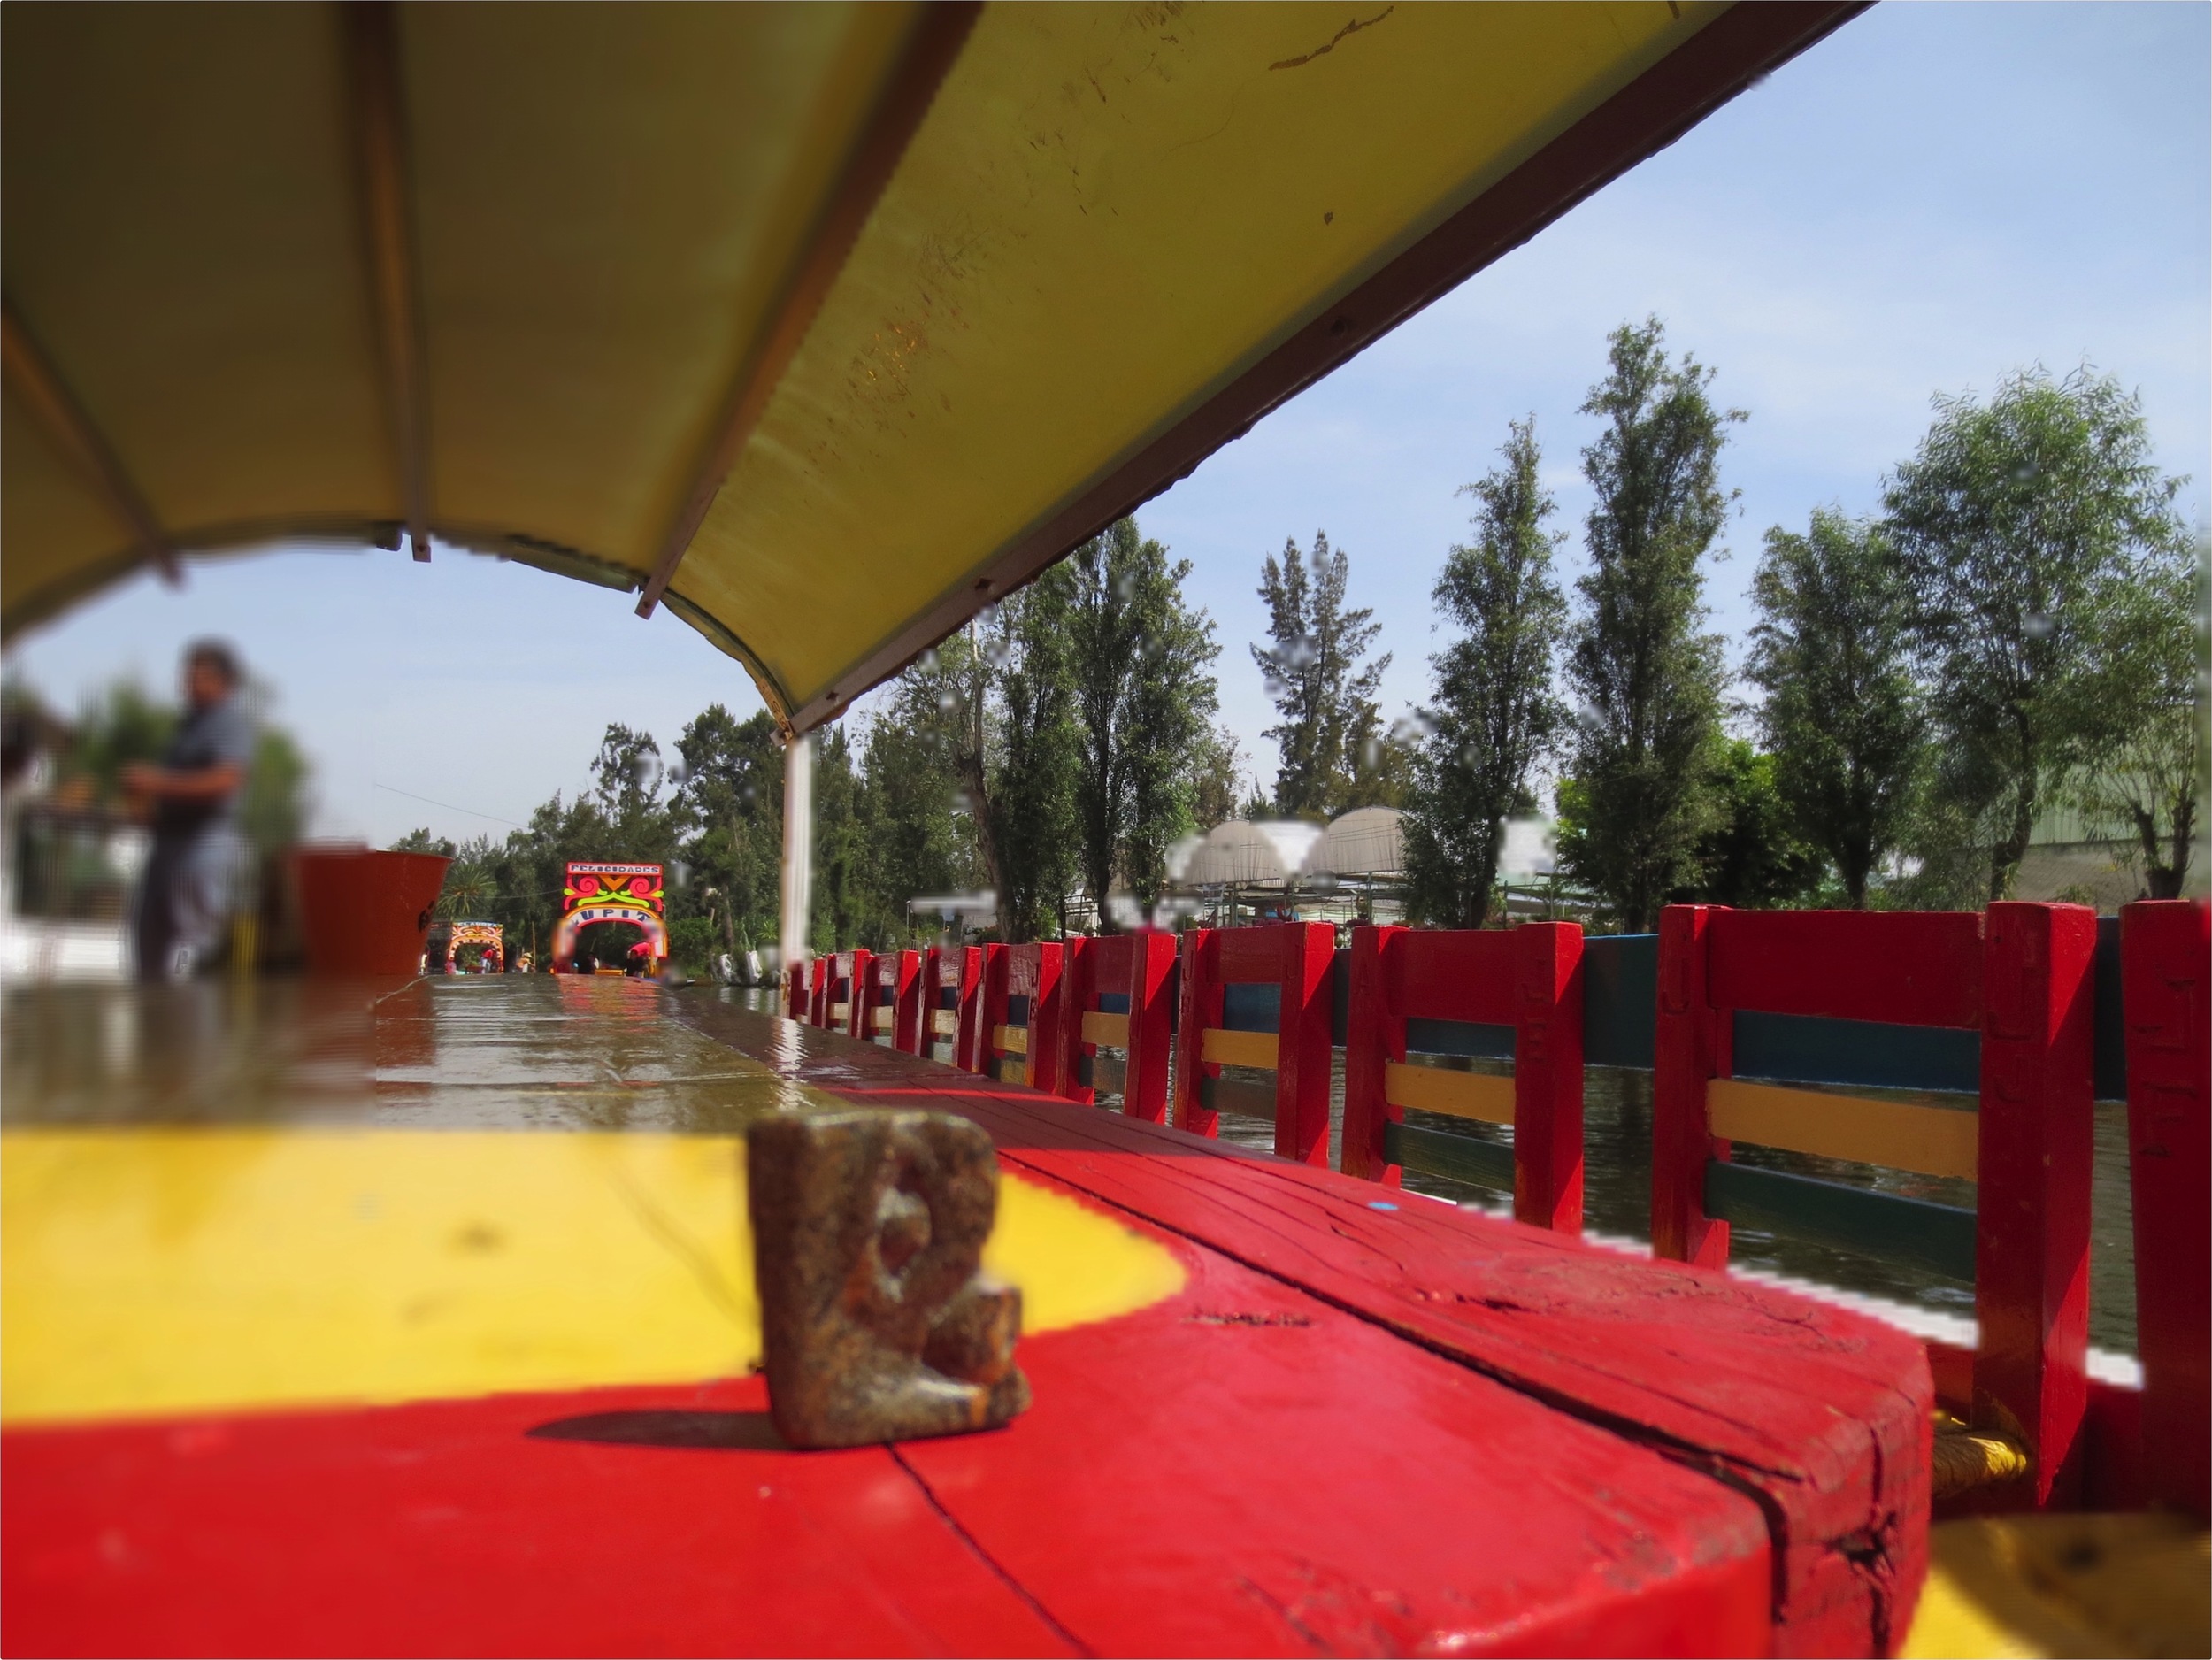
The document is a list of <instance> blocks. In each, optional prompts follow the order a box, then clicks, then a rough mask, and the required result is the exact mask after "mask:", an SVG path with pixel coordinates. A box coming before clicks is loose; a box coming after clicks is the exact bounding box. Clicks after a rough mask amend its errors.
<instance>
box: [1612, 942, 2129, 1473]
mask: <svg viewBox="0 0 2212 1660" xmlns="http://www.w3.org/2000/svg"><path fill="white" fill-rule="evenodd" d="M2095 951H2096V917H2095V914H2094V913H2093V911H2090V910H2088V909H2087V908H2086V907H2084V906H2079V905H2044V904H2018V903H2004V904H1995V905H1992V906H1991V907H1990V908H1989V911H1988V912H1987V913H1986V915H1985V916H1977V915H1976V914H1974V913H1973V912H1970V911H1965V912H1887V913H1879V912H1878V913H1868V912H1862V911H1766V912H1759V911H1729V910H1725V909H1723V908H1721V907H1718V906H1704V905H1671V906H1669V907H1668V908H1667V909H1666V910H1665V911H1663V913H1662V915H1661V918H1660V925H1659V1006H1658V1027H1657V1038H1656V1062H1657V1065H1656V1075H1655V1079H1654V1082H1653V1111H1652V1121H1653V1143H1654V1145H1653V1168H1652V1241H1653V1249H1654V1250H1655V1252H1656V1254H1658V1255H1659V1256H1662V1257H1671V1258H1673V1259H1675V1260H1677V1261H1682V1262H1693V1263H1696V1264H1701V1265H1702V1266H1705V1267H1716V1268H1717V1267H1720V1266H1723V1265H1724V1264H1725V1263H1726V1262H1727V1260H1728V1225H1727V1223H1725V1222H1724V1221H1720V1220H1718V1219H1717V1218H1711V1217H1709V1216H1708V1215H1707V1214H1706V1211H1705V1203H1704V1195H1705V1180H1706V1166H1707V1165H1708V1164H1709V1163H1712V1162H1716V1161H1720V1162H1725V1161H1726V1160H1727V1158H1728V1157H1729V1151H1730V1149H1729V1145H1728V1143H1727V1142H1726V1141H1723V1140H1720V1139H1718V1138H1717V1137H1716V1136H1715V1135H1714V1134H1712V1131H1711V1127H1710V1125H1709V1118H1708V1103H1707V1086H1708V1085H1709V1082H1710V1081H1711V1080H1715V1079H1725V1078H1728V1077H1730V1076H1731V1073H1732V1064H1731V1056H1730V1043H1731V1037H1732V1016H1733V1015H1734V1013H1735V1012H1736V1011H1759V1012H1763V1013H1770V1014H1786V1015H1810V1016H1817V1017H1822V1018H1831V1019H1843V1020H1870V1021H1884V1022H1889V1023H1893V1024H1896V1025H1903V1026H1955V1027H1966V1028H1969V1029H1978V1031H1979V1032H1980V1034H1981V1091H1980V1111H1979V1117H1978V1125H1977V1126H1976V1136H1975V1139H1976V1163H1975V1169H1976V1172H1977V1177H1978V1204H1977V1224H1976V1232H1975V1239H1976V1248H1975V1308H1976V1312H1977V1315H1978V1318H1979V1321H1980V1340H1979V1344H1978V1349H1977V1352H1976V1354H1975V1356H1974V1362H1973V1403H1972V1410H1973V1415H1974V1419H1975V1422H1976V1425H1977V1426H1978V1427H1983V1428H1989V1429H1994V1430H1998V1431H2001V1432H2003V1433H2008V1434H2010V1435H2013V1436H2016V1437H2017V1438H2018V1439H2019V1440H2020V1441H2022V1442H2023V1443H2024V1445H2025V1446H2026V1447H2027V1448H2028V1449H2029V1451H2030V1453H2031V1455H2032V1457H2033V1459H2034V1464H2035V1471H2034V1478H2033V1485H2034V1495H2035V1500H2036V1502H2037V1503H2038V1504H2053V1505H2061V1506H2062V1505H2064V1504H2067V1503H2069V1502H2071V1501H2072V1500H2073V1499H2074V1497H2075V1496H2076V1494H2077V1491H2078V1487H2079V1486H2080V1481H2081V1432H2082V1425H2083V1414H2084V1410H2085V1404H2086V1400H2087V1394H2088V1372H2087V1357H2088V1356H2087V1349H2088V1336H2089V1330H2088V1317H2089V1305H2088V1283H2089V1280H2088V1267H2089V1194H2090V1161H2091V1155H2092V1148H2093V1133H2092V1126H2093V1119H2092V1113H2091V1104H2090V1103H2091V1095H2092V1087H2091V1076H2090V1074H2091V1067H2090V1060H2091V1055H2090V1040H2091V1024H2090V1023H2091V1016H2092V1009H2091V997H2092V995H2093V984H2092V972H2091V971H2092V964H2093V958H2094V956H2095Z"/></svg>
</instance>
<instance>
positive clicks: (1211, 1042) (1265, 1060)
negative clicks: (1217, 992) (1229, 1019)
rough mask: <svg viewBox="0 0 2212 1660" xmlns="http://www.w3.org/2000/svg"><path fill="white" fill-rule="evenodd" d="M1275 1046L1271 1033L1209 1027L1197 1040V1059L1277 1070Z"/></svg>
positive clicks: (1220, 1063) (1219, 1063)
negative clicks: (1231, 1030)
mask: <svg viewBox="0 0 2212 1660" xmlns="http://www.w3.org/2000/svg"><path fill="white" fill-rule="evenodd" d="M1275 1056H1276V1043H1275V1034H1273V1033H1272V1032H1230V1031H1225V1030H1224V1029H1223V1028H1221V1027H1219V1026H1210V1027H1208V1028H1207V1030H1206V1032H1205V1034H1204V1035H1203V1036H1202V1037H1201V1038H1200V1039H1199V1040H1198V1058H1199V1059H1200V1060H1202V1061H1206V1062H1209V1063H1211V1064H1216V1065H1221V1066H1257V1067H1260V1068H1262V1069H1263V1070H1264V1071H1267V1072H1273V1071H1274V1070H1275V1064H1276V1061H1275Z"/></svg>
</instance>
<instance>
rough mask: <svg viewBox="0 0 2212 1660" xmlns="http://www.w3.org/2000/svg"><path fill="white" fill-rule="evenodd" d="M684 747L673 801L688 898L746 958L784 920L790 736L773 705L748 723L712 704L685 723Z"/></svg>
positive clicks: (733, 951) (713, 931) (679, 748)
mask: <svg viewBox="0 0 2212 1660" xmlns="http://www.w3.org/2000/svg"><path fill="white" fill-rule="evenodd" d="M676 753H677V755H678V756H679V757H680V758H681V763H682V768H683V778H682V780H681V782H680V784H679V785H678V787H677V790H676V795H675V800H674V802H673V803H672V807H673V813H674V817H675V819H676V823H677V825H678V827H679V831H680V834H681V837H682V842H681V852H682V857H683V858H684V860H685V862H686V863H687V864H688V865H690V867H691V887H690V890H689V894H688V895H687V899H688V902H689V903H690V904H692V905H695V907H696V909H697V914H698V915H699V916H700V917H701V918H703V919H704V920H705V921H706V922H707V923H708V925H709V933H710V935H711V936H713V937H715V938H717V939H718V941H719V949H723V950H726V951H728V952H729V953H730V955H731V956H732V957H741V956H742V955H743V954H744V953H745V952H746V951H748V950H750V949H753V948H754V947H755V946H757V944H758V943H759V942H760V941H763V940H765V939H772V938H774V937H775V934H776V930H777V927H778V924H779V913H780V907H781V904H782V888H781V869H782V854H783V739H782V736H781V734H780V733H779V732H778V731H777V729H776V723H775V721H774V719H772V717H771V716H770V715H769V714H768V712H767V711H765V710H763V711H760V712H759V713H757V714H756V715H754V716H753V717H752V718H751V719H748V720H743V721H741V720H738V719H736V718H735V717H733V715H732V714H731V713H730V711H728V710H727V709H726V708H725V707H724V706H723V705H722V704H720V703H710V704H709V705H708V706H707V707H706V708H705V709H703V710H702V711H700V712H699V714H698V715H696V716H695V717H694V718H693V719H692V720H691V722H690V723H689V724H688V725H687V726H685V727H684V730H683V735H682V736H681V737H680V738H678V739H677V741H676ZM687 937H689V936H687ZM708 954H709V955H711V953H708Z"/></svg>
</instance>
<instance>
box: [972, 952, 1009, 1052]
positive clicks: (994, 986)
mask: <svg viewBox="0 0 2212 1660" xmlns="http://www.w3.org/2000/svg"><path fill="white" fill-rule="evenodd" d="M982 951H983V972H982V973H981V974H980V975H979V976H978V978H979V980H980V981H981V984H980V986H979V988H978V990H977V994H976V1021H975V1047H974V1048H973V1049H970V1050H969V1051H968V1053H969V1063H968V1070H969V1071H970V1072H980V1073H981V1074H982V1075H983V1076H985V1077H986V1078H992V1079H993V1080H994V1081H995V1069H996V1065H997V1062H998V1044H997V1042H996V1041H995V1039H994V1037H993V1036H992V1034H993V1032H994V1031H995V1029H996V1028H997V1027H999V1026H1004V1025H1005V1024H1006V969H1007V962H1006V947H1004V946H1002V945H987V946H984V947H983V948H982Z"/></svg>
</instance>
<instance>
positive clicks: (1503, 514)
mask: <svg viewBox="0 0 2212 1660" xmlns="http://www.w3.org/2000/svg"><path fill="white" fill-rule="evenodd" d="M1509 432H1510V435H1509V437H1508V438H1507V440H1506V442H1505V447H1504V449H1503V450H1502V451H1501V452H1500V453H1501V454H1502V456H1503V457H1504V459H1505V465H1503V466H1502V467H1500V468H1497V469H1494V471H1492V472H1491V473H1489V475H1488V476H1487V477H1486V478H1485V479H1484V480H1482V481H1481V482H1480V483H1479V484H1471V485H1468V486H1466V487H1465V488H1463V490H1462V491H1461V492H1460V493H1461V494H1462V495H1471V496H1473V497H1474V498H1475V501H1476V504H1477V505H1476V512H1475V517H1474V520H1473V523H1474V526H1475V532H1476V534H1475V540H1474V542H1472V543H1471V544H1459V545H1455V546H1454V547H1453V549H1452V550H1451V552H1450V553H1449V554H1448V555H1447V556H1446V557H1445V561H1444V571H1443V574H1442V575H1440V577H1438V579H1437V581H1436V588H1435V589H1434V592H1433V597H1434V599H1435V602H1436V605H1437V609H1438V611H1440V613H1441V615H1442V616H1443V618H1444V619H1447V620H1448V621H1449V622H1450V623H1451V624H1453V625H1454V626H1456V627H1458V628H1459V629H1461V630H1462V631H1463V638H1461V639H1459V640H1456V641H1455V642H1453V643H1452V644H1450V645H1449V646H1448V647H1446V648H1445V649H1443V650H1442V651H1440V652H1439V653H1438V654H1437V655H1436V656H1435V657H1431V658H1430V659H1429V665H1430V669H1431V671H1432V673H1433V675H1434V677H1435V678H1434V681H1433V686H1434V693H1433V696H1434V704H1433V706H1432V708H1431V709H1429V710H1428V711H1425V720H1426V722H1427V725H1428V734H1427V736H1426V739H1425V742H1423V744H1422V747H1421V749H1420V754H1419V759H1418V762H1417V767H1416V771H1415V774H1414V777H1415V785H1414V791H1413V807H1412V811H1410V812H1409V814H1408V815H1407V818H1406V821H1405V832H1406V864H1407V876H1408V880H1409V889H1410V894H1411V897H1412V900H1413V903H1414V905H1415V907H1416V908H1417V910H1418V911H1419V912H1420V914H1421V915H1423V916H1424V917H1426V918H1431V919H1432V920H1435V921H1438V922H1441V923H1444V924H1447V925H1448V926H1458V927H1471V928H1473V927H1480V926H1482V925H1483V923H1484V922H1485V921H1486V920H1487V919H1488V918H1489V915H1490V895H1491V889H1492V888H1493V887H1494V885H1495V883H1496V880H1497V872H1498V854H1499V850H1500V849H1501V848H1502V846H1503V844H1504V840H1505V820H1506V818H1508V817H1509V815H1511V814H1514V813H1517V812H1525V811H1527V810H1528V809H1529V807H1530V806H1531V805H1532V799H1531V797H1530V795H1529V783H1530V779H1531V776H1532V773H1533V772H1534V770H1535V767H1536V765H1537V763H1538V761H1540V759H1541V758H1542V757H1543V756H1544V755H1545V753H1546V752H1547V751H1548V749H1550V747H1551V745H1552V743H1553V742H1554V741H1555V737H1556V735H1557V734H1558V732H1559V730H1560V727H1561V725H1562V720H1563V711H1562V710H1561V708H1560V706H1559V702H1558V699H1557V698H1556V697H1555V696H1554V695H1553V692H1552V671H1553V665H1554V662H1555V658H1556V657H1557V654H1558V649H1559V641H1560V637H1561V635H1562V634H1563V632H1564V628H1565V617H1566V602H1565V600H1564V599H1563V598H1562V597H1561V596H1560V592H1559V589H1558V587H1557V586H1556V585H1555V583H1554V582H1553V580H1552V576H1551V571H1552V558H1553V555H1554V553H1555V550H1556V549H1557V547H1558V545H1559V542H1560V541H1561V540H1562V538H1561V536H1560V535H1559V534H1558V533H1556V532H1554V531H1552V530H1549V529H1548V528H1547V526H1546V521H1547V520H1548V519H1549V518H1550V516H1551V514H1552V511H1553V503H1552V498H1551V496H1549V495H1548V494H1547V493H1546V491H1545V489H1544V488H1543V485H1542V483H1541V481H1540V473H1541V468H1542V463H1543V456H1542V453H1541V451H1540V450H1539V448H1538V446H1537V442H1536V420H1535V417H1533V416H1531V417H1530V418H1529V419H1527V420H1525V421H1515V422H1513V423H1512V425H1511V427H1510V429H1509Z"/></svg>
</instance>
